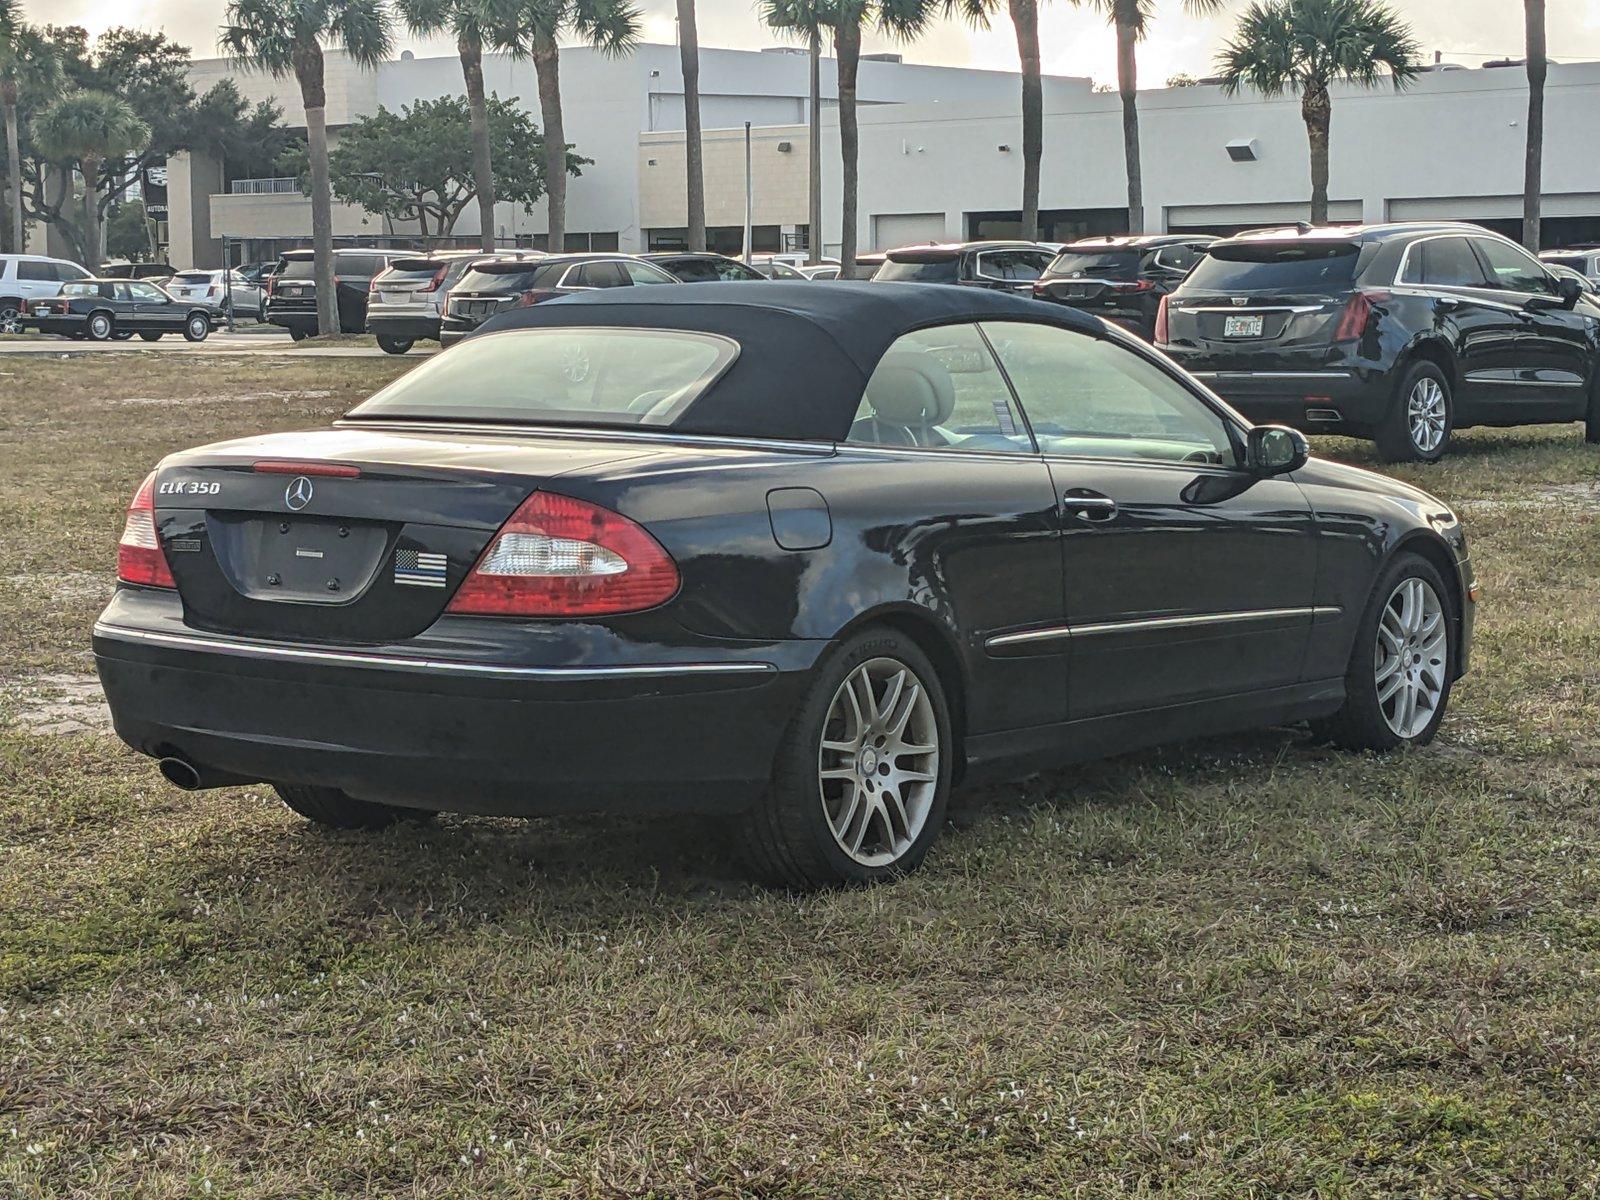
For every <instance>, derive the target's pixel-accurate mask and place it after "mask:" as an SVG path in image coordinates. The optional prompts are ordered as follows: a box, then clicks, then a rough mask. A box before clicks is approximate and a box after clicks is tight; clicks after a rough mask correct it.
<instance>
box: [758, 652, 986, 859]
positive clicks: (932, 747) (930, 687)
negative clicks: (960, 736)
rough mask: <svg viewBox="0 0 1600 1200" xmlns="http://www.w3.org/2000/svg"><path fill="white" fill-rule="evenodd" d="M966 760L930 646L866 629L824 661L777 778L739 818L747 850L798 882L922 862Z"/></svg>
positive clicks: (782, 748)
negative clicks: (959, 761) (958, 751)
mask: <svg viewBox="0 0 1600 1200" xmlns="http://www.w3.org/2000/svg"><path fill="white" fill-rule="evenodd" d="M879 706H881V708H880V707H879ZM868 710H870V711H868ZM897 727H898V728H897ZM954 758H955V745H954V741H953V738H952V736H951V723H950V710H949V705H948V703H947V701H946V698H945V694H944V688H943V686H942V685H941V684H940V682H939V676H938V674H937V673H936V672H935V671H934V669H933V664H932V663H930V662H929V661H928V658H927V656H926V655H925V654H923V652H922V651H921V649H919V648H918V646H917V645H916V643H915V642H913V641H912V640H911V639H910V638H908V637H906V636H905V635H903V634H900V633H896V632H894V631H893V630H888V629H871V630H866V631H863V632H861V633H858V634H857V635H855V636H854V637H852V638H850V639H849V640H848V641H845V642H844V643H842V644H841V645H840V646H838V647H836V648H835V649H834V650H833V651H832V652H831V653H830V654H829V655H828V657H827V658H826V659H825V660H824V661H823V662H822V664H821V665H820V666H819V667H818V668H817V671H816V675H815V678H814V680H813V682H812V684H811V687H810V688H809V690H808V691H807V692H806V695H805V697H804V699H802V700H801V702H800V704H799V707H798V710H797V711H796V713H795V715H794V718H793V719H792V720H791V722H790V723H789V726H788V728H787V729H786V730H785V732H784V735H783V740H782V741H781V742H780V743H779V746H778V753H777V756H776V759H775V761H774V766H773V774H772V782H771V784H770V785H769V786H768V788H767V791H766V793H765V794H764V795H763V796H762V798H761V800H760V801H759V802H758V803H757V804H756V806H755V807H754V808H753V809H751V810H750V811H749V812H747V813H745V814H744V815H743V818H742V819H741V822H740V824H739V826H738V829H739V832H740V834H741V841H742V847H743V850H744V854H745V857H746V859H747V860H748V861H749V863H750V865H751V866H752V867H753V868H754V869H755V871H756V872H757V873H758V874H759V875H761V876H762V877H763V878H764V879H767V880H769V881H771V882H774V883H777V884H779V885H782V886H785V887H790V888H794V889H796V890H811V889H813V888H819V887H827V886H830V885H835V884H842V883H843V884H866V883H876V882H878V881H880V880H884V879H893V878H898V877H899V876H901V875H905V874H907V873H908V872H910V871H914V870H916V868H917V867H918V866H919V865H921V863H922V860H923V858H924V857H925V856H926V855H927V852H928V848H929V846H931V845H932V844H933V840H934V839H935V838H936V837H938V835H939V829H940V827H941V826H942V825H943V824H944V814H945V805H946V803H947V801H948V799H949V794H950V772H951V767H952V764H953V761H954ZM891 814H892V815H891Z"/></svg>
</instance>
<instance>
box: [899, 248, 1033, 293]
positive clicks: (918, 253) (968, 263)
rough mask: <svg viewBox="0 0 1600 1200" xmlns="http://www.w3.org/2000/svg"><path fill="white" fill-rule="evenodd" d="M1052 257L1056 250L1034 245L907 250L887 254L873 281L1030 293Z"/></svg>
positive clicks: (900, 249)
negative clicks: (947, 285) (954, 285)
mask: <svg viewBox="0 0 1600 1200" xmlns="http://www.w3.org/2000/svg"><path fill="white" fill-rule="evenodd" d="M1053 258H1055V252H1054V251H1053V250H1051V249H1049V248H1048V247H1046V246H1040V245H1037V244H1036V243H1034V242H956V243H952V244H948V245H942V246H902V247H900V248H899V249H898V250H890V251H889V252H888V253H886V254H885V255H884V256H883V265H882V266H881V267H879V268H878V269H877V271H876V272H874V273H873V276H872V282H873V283H956V284H962V285H964V286H966V287H982V288H993V289H994V290H996V291H1001V292H1020V293H1022V294H1024V295H1026V294H1028V293H1029V292H1031V291H1032V290H1033V281H1034V280H1036V279H1038V278H1039V276H1041V275H1043V274H1044V272H1045V268H1046V267H1048V266H1049V265H1050V261H1051V260H1052V259H1053Z"/></svg>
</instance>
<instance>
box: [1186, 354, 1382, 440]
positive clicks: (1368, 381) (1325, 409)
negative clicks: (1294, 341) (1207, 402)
mask: <svg viewBox="0 0 1600 1200" xmlns="http://www.w3.org/2000/svg"><path fill="white" fill-rule="evenodd" d="M1173 357H1174V359H1175V361H1176V362H1177V363H1178V365H1179V366H1181V367H1184V368H1185V369H1187V370H1188V371H1189V373H1190V374H1192V375H1193V376H1194V377H1195V378H1196V379H1198V380H1199V381H1200V382H1201V383H1203V384H1205V385H1206V386H1207V387H1209V388H1210V389H1211V390H1212V391H1214V392H1216V393H1217V395H1219V396H1221V397H1222V398H1223V399H1224V400H1226V401H1227V402H1228V403H1229V404H1231V405H1232V406H1233V407H1234V408H1236V409H1238V410H1239V412H1241V413H1243V414H1244V415H1245V416H1247V417H1249V418H1250V419H1251V420H1252V421H1255V422H1257V423H1258V424H1266V423H1272V424H1280V425H1290V426H1293V427H1294V428H1296V429H1303V430H1305V431H1306V432H1308V433H1318V432H1322V433H1334V432H1338V431H1340V430H1369V429H1371V428H1372V427H1373V426H1374V425H1376V424H1378V422H1380V421H1381V420H1383V418H1384V416H1385V415H1386V414H1387V413H1388V411H1389V404H1390V402H1391V400H1392V399H1393V396H1394V384H1393V380H1391V378H1390V377H1389V374H1388V373H1387V372H1384V371H1375V370H1371V369H1368V368H1360V367H1356V368H1345V367H1326V368H1317V369H1307V370H1273V371H1230V370H1213V369H1208V368H1207V367H1205V366H1202V365H1200V364H1199V363H1192V362H1191V361H1186V360H1185V359H1184V358H1183V357H1182V356H1180V355H1174V356H1173Z"/></svg>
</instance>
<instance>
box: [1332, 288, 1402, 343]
mask: <svg viewBox="0 0 1600 1200" xmlns="http://www.w3.org/2000/svg"><path fill="white" fill-rule="evenodd" d="M1388 298H1389V293H1388V292H1354V293H1352V294H1351V296H1350V299H1348V300H1346V301H1345V305H1344V312H1342V313H1340V314H1339V328H1338V329H1336V330H1335V331H1334V334H1333V340H1334V341H1336V342H1354V341H1358V340H1360V338H1361V335H1362V334H1364V333H1366V331H1367V322H1368V321H1370V320H1371V319H1372V309H1373V306H1374V305H1376V304H1381V303H1383V302H1384V301H1385V300H1387V299H1388Z"/></svg>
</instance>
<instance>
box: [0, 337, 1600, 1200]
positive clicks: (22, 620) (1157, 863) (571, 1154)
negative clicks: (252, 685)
mask: <svg viewBox="0 0 1600 1200" xmlns="http://www.w3.org/2000/svg"><path fill="white" fill-rule="evenodd" d="M407 365H408V364H406V363H403V362H399V361H395V362H389V361H378V360H355V361H304V360H302V361H293V360H292V359H291V360H283V359H279V360H271V361H268V360H248V361H246V360H235V361H230V360H226V359H213V358H207V359H205V360H200V359H189V360H180V359H178V358H176V357H166V358H161V357H158V356H155V355H138V356H129V357H128V358H110V357H106V358H97V359H92V360H76V361H72V362H62V361H49V362H34V361H21V360H11V361H0V461H3V463H4V465H5V471H4V473H3V477H4V481H5V487H4V489H3V490H0V553H3V562H4V564H5V572H4V574H3V575H0V1196H4V1197H7V1198H8V1200H9V1198H11V1197H18V1198H21V1197H51V1198H56V1197H72V1196H96V1197H119V1198H121V1197H141V1198H142V1197H179V1196H182V1197H191V1196H193V1197H200V1196H212V1197H352V1196H379V1195H381V1196H403V1197H416V1198H420V1197H441V1198H443V1197H451V1198H457V1197H467V1196H471V1197H485V1196H515V1197H523V1196H539V1197H546V1196H561V1197H565V1196H601V1197H623V1196H630V1197H631V1196H655V1197H690V1196H693V1197H736V1196H738V1197H779V1196H782V1197H798V1196H805V1197H817V1198H819V1200H845V1198H867V1197H887V1196H917V1197H923V1196H927V1197H937V1196H949V1197H953V1198H962V1200H966V1198H987V1197H1052V1198H1054V1197H1080V1196H1081V1197H1095V1198H1097V1200H1099V1198H1106V1197H1133V1196H1154V1195H1158V1194H1159V1195H1182V1196H1186V1197H1230V1198H1231V1197H1262V1198H1265V1197H1277V1196H1285V1195H1315V1196H1380V1195H1381V1196H1405V1197H1424V1196H1434V1197H1463V1196H1493V1197H1507V1198H1511V1197H1515V1198H1518V1200H1523V1198H1539V1197H1550V1198H1555V1197H1562V1198H1565V1197H1572V1196H1576V1195H1589V1194H1592V1193H1593V1192H1594V1191H1595V1190H1596V1189H1597V1187H1600V1165H1597V1163H1600V1004H1597V996H1600V905H1597V898H1600V869H1597V862H1596V850H1597V848H1600V492H1597V491H1596V490H1595V487H1594V485H1595V480H1596V472H1597V468H1600V451H1597V450H1596V449H1595V448H1593V447H1585V446H1583V445H1582V444H1581V441H1580V439H1579V435H1578V433H1577V432H1576V430H1575V428H1573V427H1566V428H1561V429H1554V430H1519V431H1490V430H1483V431H1473V432H1471V433H1468V434H1466V435H1465V436H1464V437H1463V438H1462V439H1461V441H1460V443H1459V445H1458V447H1457V449H1456V451H1455V452H1454V453H1453V455H1452V456H1451V458H1450V459H1449V460H1448V461H1447V462H1446V463H1445V464H1443V465H1441V466H1439V467H1437V468H1433V469H1427V470H1421V469H1418V470H1405V471H1402V472H1399V473H1400V474H1403V475H1405V476H1406V477H1407V478H1409V479H1413V480H1415V481H1418V482H1421V483H1423V484H1424V485H1425V486H1428V487H1429V488H1431V489H1432V490H1434V491H1436V492H1438V493H1440V494H1441V495H1443V496H1444V497H1445V498H1446V499H1448V500H1450V501H1451V502H1453V503H1455V504H1457V505H1458V506H1459V508H1460V509H1461V511H1462V512H1463V515H1464V517H1465V519H1466V520H1467V523H1468V527H1469V531H1470V532H1471V534H1472V537H1473V540H1474V555H1475V560H1476V562H1477V566H1478V573H1479V577H1480V579H1481V581H1482V583H1483V584H1484V587H1485V600H1484V603H1483V604H1482V606H1481V615H1480V618H1479V625H1478V628H1479V641H1478V652H1477V660H1476V663H1475V669H1474V671H1473V673H1472V674H1471V675H1469V676H1468V677H1467V678H1466V679H1465V680H1464V681H1463V683H1462V684H1461V686H1460V687H1459V688H1458V690H1457V691H1456V693H1455V707H1454V708H1453V710H1452V713H1451V715H1450V718H1449V719H1448V720H1447V722H1446V723H1445V725H1444V729H1443V732H1442V734H1441V736H1440V739H1439V741H1438V742H1437V743H1436V744H1435V745H1434V746H1433V747H1431V748H1430V749H1428V750H1426V751H1424V752H1420V753H1415V754H1411V755H1402V756H1399V757H1395V758H1390V759H1379V758H1367V757H1354V756H1346V755H1343V754H1338V753H1334V752H1332V751H1329V750H1327V749H1325V748H1323V747H1321V746H1318V745H1316V744H1314V743H1313V742H1312V741H1311V740H1310V739H1309V738H1308V737H1307V736H1306V735H1305V734H1303V733H1302V732H1300V731H1296V730H1274V731H1271V732H1267V733H1263V734H1260V735H1258V736H1252V737H1243V738H1234V739H1229V740H1227V741H1224V742H1220V743H1210V744H1204V745H1195V746H1189V747H1184V748H1180V749H1176V750H1171V751H1166V752H1163V753H1159V754H1144V755H1138V756H1133V757H1126V758H1121V759H1117V760H1114V761H1111V762H1107V763H1103V764H1099V765H1096V766H1093V767H1090V768H1086V769H1079V770H1073V771H1070V772H1063V773H1059V774H1052V775H1043V776H1034V777H1032V778H1029V779H1025V780H1022V781H1020V782H1017V783H1014V784H1010V785H1005V786H998V787H991V788H986V789H982V790H976V791H971V792H968V793H965V794H962V795H960V796H959V797H958V802H957V804H956V806H955V812H954V818H953V819H954V824H953V827H952V828H950V829H949V830H947V832H946V835H945V837H944V839H943V840H942V842H941V843H940V845H939V846H938V847H936V848H935V851H934V853H933V855H932V856H931V858H930V860H929V863H928V866H927V869H926V870H924V871H923V872H922V873H921V874H920V875H918V876H916V877H915V878H913V879H910V880H907V881H905V882H904V883H902V884H900V885H898V886H894V887H885V888H879V889H876V890H871V891H853V892H841V893H833V894H826V895H820V896H814V897H809V898H804V899H801V898H795V897H791V896H787V895H783V894H778V893H774V892H770V891H763V890H760V889H758V888H755V887H752V886H750V885H749V884H747V883H746V882H744V880H743V878H742V877H741V875H740V873H739V870H738V868H737V867H736V866H734V865H732V864H731V863H729V862H728V861H726V860H725V859H724V858H723V856H722V854H721V852H720V851H719V850H718V849H717V848H716V847H717V842H716V839H715V837H714V836H712V834H713V833H714V831H713V830H710V829H708V827H707V826H705V825H702V824H699V823H695V822H687V821H675V822H646V821H633V822H627V823H619V822H616V821H604V820H564V821H560V822H553V821H538V822H527V823H518V822H510V821H489V820H468V819H455V818H444V819H443V820H441V821H440V822H439V823H438V825H437V826H435V827H432V828H427V829H422V830H418V829H400V830H395V831H391V832H388V833H385V834H382V835H377V836H372V835H365V836H358V835H341V834H330V833H325V832H319V831H318V830H315V829H313V828H311V827H309V826H307V825H305V824H304V823H302V822H300V821H298V820H297V819H294V818H292V817H291V815H290V814H289V813H288V811H287V810H285V809H284V808H282V807H281V805H279V804H278V803H277V801H276V800H275V799H274V798H273V797H272V796H271V794H270V793H269V792H268V790H267V789H265V788H246V789H239V790H228V791H214V792H205V793H200V794H185V793H181V792H177V791H175V790H173V789H171V788H169V787H167V786H166V785H165V784H163V783H162V782H161V781H160V779H159V778H158V777H157V775H156V774H155V771H154V769H153V767H152V765H151V764H150V763H149V762H148V760H144V759H141V758H139V757H137V756H135V755H134V754H132V753H131V752H130V751H128V750H126V749H125V748H124V747H123V746H122V745H121V743H119V742H118V741H117V740H116V739H115V738H114V737H113V736H111V735H110V733H109V732H108V731H107V730H106V728H105V727H104V725H103V715H102V712H101V710H100V709H99V708H98V707H97V705H96V704H95V703H94V696H95V691H94V688H93V685H92V670H93V668H92V663H91V660H90V657H89V653H88V628H89V625H90V623H91V621H92V620H93V617H94V615H95V613H96V612H97V611H98V609H99V607H100V606H101V604H102V603H103V601H104V598H105V596H106V594H107V592H108V590H109V586H110V585H109V580H110V577H111V574H112V569H113V563H114V559H115V540H116V537H117V534H118V532H119V530H120V527H121V510H122V507H123V505H124V504H125V503H126V501H127V498H128V496H129V495H130V494H131V492H132V490H133V488H134V486H135V485H136V484H137V483H138V481H139V480H140V478H141V477H142V476H143V475H144V473H145V472H146V471H147V470H148V469H149V467H150V466H151V465H152V464H153V463H154V462H155V461H156V459H157V458H158V457H159V456H160V455H161V454H162V453H164V452H165V451H167V450H170V449H174V448H178V447H181V446H184V445H189V444H193V443H196V442H200V441H204V440H208V439H212V438H215V437H221V436H226V435H231V434H234V433H243V432H250V431H257V430H262V429H269V428H292V427H296V426H303V425H307V424H310V423H313V422H315V421H317V420H319V419H321V418H322V417H324V416H326V415H328V414H330V413H334V412H337V411H338V410H340V409H341V408H342V407H344V406H346V405H347V404H348V403H350V402H351V401H352V400H354V399H356V398H358V397H359V396H361V395H362V394H364V393H365V392H366V391H368V390H370V389H371V388H372V387H373V386H374V385H375V384H377V383H379V382H381V381H383V380H385V379H388V378H390V377H392V376H393V375H394V374H396V373H397V372H399V371H401V370H403V369H405V367H406V366H407ZM1319 449H1320V450H1322V451H1324V452H1327V453H1331V454H1334V455H1336V456H1338V457H1342V458H1348V459H1352V460H1355V461H1360V462H1368V461H1369V459H1370V456H1369V453H1368V450H1367V448H1366V447H1364V446H1360V445H1357V444H1355V443H1346V442H1327V443H1324V444H1322V445H1321V446H1319Z"/></svg>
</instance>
